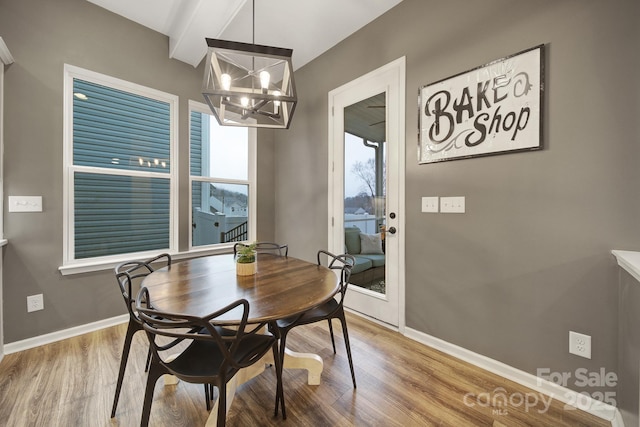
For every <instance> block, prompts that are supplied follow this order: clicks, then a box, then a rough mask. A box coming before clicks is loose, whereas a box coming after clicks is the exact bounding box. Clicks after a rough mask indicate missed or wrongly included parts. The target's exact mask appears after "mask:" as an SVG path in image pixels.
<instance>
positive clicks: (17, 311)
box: [0, 0, 274, 343]
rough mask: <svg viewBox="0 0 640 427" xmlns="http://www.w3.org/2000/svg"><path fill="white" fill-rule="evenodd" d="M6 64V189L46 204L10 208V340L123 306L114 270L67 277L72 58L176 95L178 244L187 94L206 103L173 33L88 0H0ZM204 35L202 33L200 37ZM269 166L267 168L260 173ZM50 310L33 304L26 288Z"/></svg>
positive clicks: (198, 72) (267, 175) (269, 172)
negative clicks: (179, 57)
mask: <svg viewBox="0 0 640 427" xmlns="http://www.w3.org/2000/svg"><path fill="white" fill-rule="evenodd" d="M0 36H2V37H3V38H4V40H5V42H6V43H7V45H8V46H9V48H10V49H11V53H12V54H13V56H14V57H15V60H16V62H15V63H14V64H12V65H11V66H9V67H8V68H7V69H6V73H5V140H4V144H5V156H4V166H5V168H4V194H5V195H6V196H9V195H20V196H31V195H41V196H42V197H43V205H44V211H43V212H42V213H27V214H25V213H8V212H7V211H6V204H5V212H4V221H5V222H4V226H5V236H6V237H7V238H8V239H9V245H8V246H7V247H6V248H4V251H3V252H4V262H5V264H4V329H5V336H4V338H5V342H6V343H10V342H14V341H18V340H21V339H25V338H30V337H34V336H38V335H42V334H45V333H49V332H53V331H57V330H61V329H65V328H69V327H72V326H77V325H83V324H85V323H89V322H94V321H97V320H101V319H105V318H109V317H113V316H117V315H120V314H124V313H125V312H126V311H125V307H124V305H123V304H122V299H121V297H120V296H119V294H118V291H117V288H116V284H115V283H114V279H113V275H112V273H111V272H110V271H104V272H97V273H91V274H80V275H73V276H62V275H61V274H60V273H59V272H58V267H59V266H60V265H61V264H62V256H63V252H62V249H63V247H62V243H63V234H62V224H63V217H62V209H63V200H62V194H63V186H62V180H63V170H62V154H63V141H62V136H63V135H62V127H63V110H62V107H63V105H62V89H63V87H62V86H63V64H64V63H68V64H71V65H75V66H78V67H82V68H86V69H89V70H92V71H96V72H99V73H103V74H107V75H110V76H113V77H117V78H120V79H124V80H128V81H131V82H133V83H137V84H141V85H144V86H148V87H151V88H154V89H158V90H162V91H166V92H169V93H172V94H175V95H178V96H179V97H180V104H179V139H180V142H179V144H180V148H179V162H180V168H181V169H180V171H181V175H180V181H179V191H180V211H179V221H180V231H181V233H180V236H179V243H180V249H181V250H186V249H187V245H188V234H187V233H189V232H190V230H191V227H190V226H189V224H188V222H189V207H188V201H189V182H188V173H189V172H188V162H189V151H188V100H189V99H193V100H196V101H199V102H203V99H202V95H201V94H200V85H201V81H202V76H203V72H202V67H199V68H198V69H194V68H193V67H192V66H190V65H187V64H185V63H182V62H180V61H176V60H171V59H169V54H168V51H169V49H168V46H169V41H168V38H167V37H165V36H163V35H161V34H159V33H156V32H154V31H151V30H149V29H147V28H145V27H142V26H140V25H138V24H135V23H133V22H131V21H128V20H126V19H124V18H121V17H120V16H118V15H115V14H112V13H110V12H107V11H106V10H104V9H101V8H99V7H97V6H95V5H93V4H91V3H89V2H88V1H85V0H56V1H55V2H54V1H47V0H0ZM203 43H204V40H203ZM260 137H262V138H264V139H265V144H263V145H261V146H260V147H259V157H260V159H261V160H260V165H259V167H260V170H259V172H258V177H259V178H262V179H260V191H261V195H260V200H259V206H258V228H259V229H261V230H265V234H264V235H262V234H259V236H258V237H259V238H264V239H271V238H272V237H273V229H274V227H273V209H274V207H273V197H272V195H273V152H272V146H273V137H272V135H271V134H270V133H269V132H265V133H261V134H260ZM262 175H264V176H262ZM38 293H43V294H44V304H45V310H44V311H39V312H34V313H27V312H26V297H27V295H32V294H38Z"/></svg>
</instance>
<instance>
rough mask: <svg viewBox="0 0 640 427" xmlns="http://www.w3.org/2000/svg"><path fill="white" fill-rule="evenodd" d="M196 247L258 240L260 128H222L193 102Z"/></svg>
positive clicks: (206, 108) (191, 169)
mask: <svg viewBox="0 0 640 427" xmlns="http://www.w3.org/2000/svg"><path fill="white" fill-rule="evenodd" d="M189 110H190V114H189V122H190V123H189V130H190V132H189V135H190V158H191V159H190V160H191V162H190V171H191V172H190V175H191V223H192V234H191V246H192V247H196V246H207V245H215V244H223V243H227V242H233V241H243V240H255V225H254V224H255V217H256V215H255V204H256V203H255V200H256V197H255V170H256V163H255V151H256V148H255V129H253V128H244V127H229V126H219V125H218V122H217V121H216V119H215V117H214V116H213V115H212V114H211V110H209V108H208V107H207V106H206V105H205V104H202V103H197V102H193V101H191V102H190V103H189Z"/></svg>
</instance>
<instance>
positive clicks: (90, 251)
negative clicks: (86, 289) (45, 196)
mask: <svg viewBox="0 0 640 427" xmlns="http://www.w3.org/2000/svg"><path fill="white" fill-rule="evenodd" d="M176 108H177V97H176V96H174V95H171V94H167V93H163V92H160V91H156V90H153V89H149V88H146V87H142V86H139V85H135V84H132V83H129V82H125V81H122V80H119V79H115V78H111V77H108V76H105V75H102V74H98V73H93V72H90V71H87V70H83V69H80V68H77V67H72V66H68V65H67V66H65V115H66V117H65V172H66V174H65V199H66V203H67V209H66V213H65V226H66V230H65V264H70V263H71V264H72V263H74V262H79V261H87V260H108V259H113V258H123V259H126V258H131V257H134V256H143V255H145V254H146V253H153V254H157V253H159V252H161V251H173V250H176V248H175V246H174V245H175V240H176V239H174V235H175V234H176V232H175V230H174V224H175V223H176V221H175V219H174V212H175V209H174V207H175V205H176V197H177V195H176V191H175V190H174V188H175V186H176V183H175V181H176V176H177V173H176V170H175V169H176V167H175V164H176V162H175V161H174V159H173V156H174V153H175V148H174V144H175V141H176V137H175V134H176V124H175V123H174V121H175V117H176Z"/></svg>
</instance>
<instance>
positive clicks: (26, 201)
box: [9, 196, 42, 212]
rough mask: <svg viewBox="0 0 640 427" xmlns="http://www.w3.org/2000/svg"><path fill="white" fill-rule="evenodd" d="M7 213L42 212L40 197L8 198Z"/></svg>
mask: <svg viewBox="0 0 640 427" xmlns="http://www.w3.org/2000/svg"><path fill="white" fill-rule="evenodd" d="M9 212H42V196H9Z"/></svg>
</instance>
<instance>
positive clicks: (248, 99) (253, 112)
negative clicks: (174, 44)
mask: <svg viewBox="0 0 640 427" xmlns="http://www.w3.org/2000/svg"><path fill="white" fill-rule="evenodd" d="M206 41H207V57H206V61H205V71H204V81H203V83H202V95H203V96H204V98H205V100H206V102H207V104H208V105H209V107H210V108H211V111H212V112H213V115H214V116H215V117H216V119H217V120H218V123H219V124H220V125H221V126H244V127H262V128H279V129H288V128H289V125H290V124H291V118H292V117H293V112H294V110H295V107H296V103H297V102H298V98H297V96H296V87H295V83H294V81H293V66H292V63H291V55H292V54H293V50H292V49H286V48H280V47H272V46H263V45H257V44H255V0H253V37H252V41H253V43H251V44H250V43H241V42H234V41H227V40H218V39H210V38H207V39H206Z"/></svg>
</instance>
